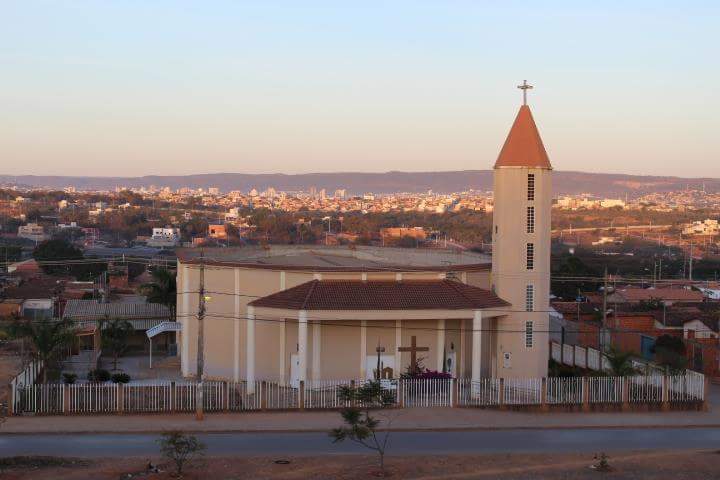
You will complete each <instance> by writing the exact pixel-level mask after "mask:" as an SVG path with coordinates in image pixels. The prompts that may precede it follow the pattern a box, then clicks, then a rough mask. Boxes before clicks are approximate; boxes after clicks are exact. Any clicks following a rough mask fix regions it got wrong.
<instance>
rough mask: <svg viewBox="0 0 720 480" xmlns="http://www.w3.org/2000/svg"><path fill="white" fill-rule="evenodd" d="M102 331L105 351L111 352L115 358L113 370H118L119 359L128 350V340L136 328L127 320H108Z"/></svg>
mask: <svg viewBox="0 0 720 480" xmlns="http://www.w3.org/2000/svg"><path fill="white" fill-rule="evenodd" d="M105 322H106V324H105V328H103V330H102V344H103V348H104V349H108V350H110V354H111V355H112V357H113V370H117V362H118V357H120V356H121V355H122V354H123V353H125V351H127V349H128V338H129V337H130V335H131V334H132V332H133V330H134V328H133V326H132V324H131V323H130V322H128V321H127V320H119V319H114V320H106V321H105Z"/></svg>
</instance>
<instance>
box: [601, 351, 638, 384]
mask: <svg viewBox="0 0 720 480" xmlns="http://www.w3.org/2000/svg"><path fill="white" fill-rule="evenodd" d="M632 356H633V354H632V352H623V351H620V350H618V349H617V348H616V347H610V349H609V350H608V352H607V359H608V363H609V364H610V374H611V375H613V376H616V377H627V376H630V375H635V373H637V372H636V370H635V367H633V366H632Z"/></svg>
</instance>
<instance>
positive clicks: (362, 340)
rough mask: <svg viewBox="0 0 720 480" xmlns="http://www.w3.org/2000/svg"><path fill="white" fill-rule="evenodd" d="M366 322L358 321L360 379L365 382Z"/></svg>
mask: <svg viewBox="0 0 720 480" xmlns="http://www.w3.org/2000/svg"><path fill="white" fill-rule="evenodd" d="M366 357H367V321H366V320H361V321H360V379H361V380H365V379H366V378H367V374H366V372H365V369H366V368H367V361H366V360H365V358H366Z"/></svg>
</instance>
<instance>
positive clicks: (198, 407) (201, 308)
mask: <svg viewBox="0 0 720 480" xmlns="http://www.w3.org/2000/svg"><path fill="white" fill-rule="evenodd" d="M204 256H205V253H204V252H203V250H200V288H198V313H197V320H198V337H197V338H198V343H197V373H196V377H197V381H198V387H197V397H196V401H195V418H196V419H197V420H203V419H204V413H203V403H204V399H203V388H202V379H203V374H204V370H205V322H204V321H203V320H204V319H205V259H204Z"/></svg>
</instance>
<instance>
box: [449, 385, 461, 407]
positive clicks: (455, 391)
mask: <svg viewBox="0 0 720 480" xmlns="http://www.w3.org/2000/svg"><path fill="white" fill-rule="evenodd" d="M451 400H452V401H451V402H450V406H451V407H457V406H459V405H460V382H459V381H458V379H457V378H453V379H452V397H451Z"/></svg>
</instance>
